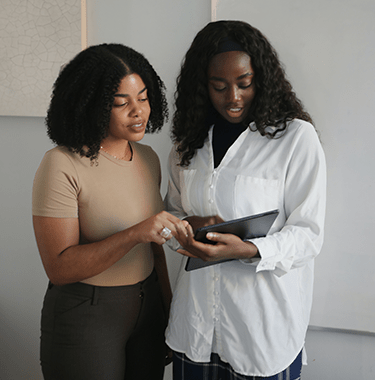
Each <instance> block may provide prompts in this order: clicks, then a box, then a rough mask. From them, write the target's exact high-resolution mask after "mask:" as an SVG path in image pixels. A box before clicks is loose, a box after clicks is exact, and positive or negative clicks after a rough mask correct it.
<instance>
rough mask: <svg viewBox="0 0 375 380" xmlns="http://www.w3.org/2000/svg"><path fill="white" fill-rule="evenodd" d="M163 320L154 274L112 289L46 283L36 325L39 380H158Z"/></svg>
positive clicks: (160, 376) (162, 358)
mask: <svg viewBox="0 0 375 380" xmlns="http://www.w3.org/2000/svg"><path fill="white" fill-rule="evenodd" d="M166 323H167V320H166V315H165V311H164V308H163V304H162V297H161V292H160V286H159V283H158V279H157V275H156V272H155V270H154V272H153V273H152V274H151V275H150V276H149V277H148V278H147V279H146V280H144V281H142V282H140V283H137V284H134V285H129V286H118V287H98V286H92V285H87V284H82V283H76V284H70V285H64V286H54V285H52V284H50V285H49V286H48V289H47V293H46V296H45V298H44V303H43V310H42V321H41V350H40V351H41V353H40V358H41V365H42V371H43V375H44V378H45V380H135V379H136V380H150V379H152V380H158V379H160V380H162V379H163V373H164V363H165V354H166V346H165V340H164V331H165V326H166Z"/></svg>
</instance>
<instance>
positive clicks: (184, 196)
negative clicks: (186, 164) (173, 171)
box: [180, 169, 197, 215]
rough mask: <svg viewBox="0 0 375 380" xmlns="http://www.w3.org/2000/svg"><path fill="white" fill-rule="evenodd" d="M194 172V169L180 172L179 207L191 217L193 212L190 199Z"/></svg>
mask: <svg viewBox="0 0 375 380" xmlns="http://www.w3.org/2000/svg"><path fill="white" fill-rule="evenodd" d="M196 171H197V170H196V169H190V170H181V171H180V191H181V205H182V208H183V209H184V211H185V212H186V213H187V214H188V215H191V214H192V211H193V208H192V202H191V200H192V199H191V197H192V196H193V194H194V192H193V190H194V189H193V186H194V185H193V181H194V177H195V174H196Z"/></svg>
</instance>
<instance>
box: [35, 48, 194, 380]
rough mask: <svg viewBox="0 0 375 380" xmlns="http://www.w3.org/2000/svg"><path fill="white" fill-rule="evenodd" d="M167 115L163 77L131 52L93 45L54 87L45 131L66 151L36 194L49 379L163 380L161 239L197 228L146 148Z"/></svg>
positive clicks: (45, 169)
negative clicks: (164, 195)
mask: <svg viewBox="0 0 375 380" xmlns="http://www.w3.org/2000/svg"><path fill="white" fill-rule="evenodd" d="M166 117H167V103H166V100H165V95H164V84H163V82H162V81H161V79H160V78H159V76H158V75H157V74H156V72H155V71H154V69H153V68H152V66H151V65H150V63H149V62H148V61H147V60H146V59H145V58H144V57H143V56H142V55H141V54H139V53H137V52H136V51H134V50H133V49H131V48H128V47H125V46H123V45H119V44H103V45H98V46H93V47H90V48H88V49H86V50H85V51H83V52H81V53H79V54H78V55H77V56H76V57H75V58H74V59H73V60H72V61H71V62H69V63H68V64H67V65H66V66H65V67H64V68H63V70H62V72H61V73H60V75H59V77H58V78H57V80H56V82H55V85H54V91H53V96H52V99H51V104H50V107H49V110H48V115H47V119H46V124H47V128H48V135H49V137H50V138H51V139H52V141H54V142H55V143H56V145H57V146H56V147H55V148H53V149H52V150H50V151H49V152H47V153H46V154H45V156H44V158H43V160H42V162H41V164H40V167H39V169H38V171H37V173H36V176H35V180H34V187H33V222H34V230H35V236H36V241H37V244H38V248H39V252H40V255H41V258H42V262H43V265H44V268H45V270H46V273H47V276H48V278H49V280H50V283H49V286H48V289H47V293H46V296H45V299H44V304H43V311H42V322H41V365H42V370H43V374H44V377H45V379H64V380H65V379H66V380H67V379H69V380H74V379H80V380H82V379H90V380H95V379H111V380H117V379H122V380H123V379H126V380H129V379H137V380H140V379H162V378H163V372H164V364H165V357H166V350H165V343H164V330H165V325H166V322H167V316H168V312H169V304H170V299H171V290H170V285H169V280H168V274H167V267H166V262H165V255H164V251H163V248H162V244H163V243H165V241H166V240H168V239H170V238H172V237H173V236H175V237H178V238H179V240H181V236H182V237H184V236H185V235H186V225H187V222H183V221H180V220H179V219H178V218H176V217H174V216H173V215H171V214H169V213H167V212H165V211H163V203H162V199H161V196H160V191H159V186H160V179H161V173H160V164H159V160H158V157H157V155H156V153H155V152H154V151H153V150H152V149H151V148H150V147H148V146H146V145H142V144H140V143H138V141H139V140H141V139H142V138H143V136H144V134H145V132H151V133H152V132H155V131H158V130H160V128H161V127H162V125H163V123H164V121H165V119H166ZM181 244H183V241H181Z"/></svg>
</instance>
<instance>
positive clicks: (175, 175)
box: [164, 147, 187, 251]
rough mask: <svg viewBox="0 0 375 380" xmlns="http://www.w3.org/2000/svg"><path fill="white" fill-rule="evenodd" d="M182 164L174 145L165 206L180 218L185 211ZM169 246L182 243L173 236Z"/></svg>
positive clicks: (178, 245) (183, 216)
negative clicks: (182, 199) (181, 174)
mask: <svg viewBox="0 0 375 380" xmlns="http://www.w3.org/2000/svg"><path fill="white" fill-rule="evenodd" d="M179 168H180V166H179V159H178V153H177V151H176V147H172V150H171V152H170V153H169V157H168V190H167V194H166V196H165V199H164V207H165V209H166V210H167V211H168V212H170V213H171V214H172V215H174V216H176V217H177V218H179V219H184V218H185V217H186V216H187V214H186V213H185V211H184V209H183V207H182V202H181V191H180V169H179ZM166 244H167V245H168V247H169V248H170V249H173V250H175V251H176V250H177V249H179V248H181V246H180V243H179V242H178V241H177V240H176V239H175V238H174V237H173V238H172V239H170V240H168V241H167V242H166Z"/></svg>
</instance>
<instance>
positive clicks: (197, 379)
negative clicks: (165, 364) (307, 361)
mask: <svg viewBox="0 0 375 380" xmlns="http://www.w3.org/2000/svg"><path fill="white" fill-rule="evenodd" d="M301 370H302V351H301V352H300V353H299V355H298V356H297V358H296V359H295V360H294V362H293V363H292V364H291V365H290V366H289V367H288V368H286V369H285V370H284V371H282V372H280V373H278V374H276V375H273V376H269V377H259V376H245V375H240V374H238V373H236V372H235V371H234V370H233V368H232V367H231V366H230V365H229V364H228V363H225V362H223V361H221V360H220V358H219V355H217V354H211V361H210V362H209V363H197V362H193V361H191V360H190V359H188V358H187V357H186V356H185V355H184V354H180V353H178V352H174V354H173V380H262V379H266V380H300V379H301Z"/></svg>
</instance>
